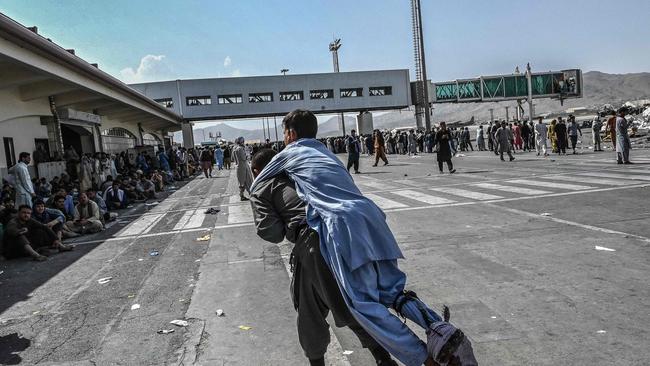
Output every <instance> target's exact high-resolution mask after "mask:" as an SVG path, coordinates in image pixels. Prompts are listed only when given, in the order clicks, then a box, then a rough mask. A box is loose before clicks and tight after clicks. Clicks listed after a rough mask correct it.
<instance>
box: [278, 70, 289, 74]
mask: <svg viewBox="0 0 650 366" xmlns="http://www.w3.org/2000/svg"><path fill="white" fill-rule="evenodd" d="M280 72H281V73H282V75H286V74H287V73H288V72H289V69H282V70H280Z"/></svg>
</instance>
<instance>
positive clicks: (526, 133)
mask: <svg viewBox="0 0 650 366" xmlns="http://www.w3.org/2000/svg"><path fill="white" fill-rule="evenodd" d="M530 133H531V130H530V128H529V127H528V123H526V122H522V123H521V138H522V140H524V151H532V150H533V148H532V146H531V145H530Z"/></svg>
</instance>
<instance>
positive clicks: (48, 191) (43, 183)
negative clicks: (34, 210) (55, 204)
mask: <svg viewBox="0 0 650 366" xmlns="http://www.w3.org/2000/svg"><path fill="white" fill-rule="evenodd" d="M36 195H37V196H39V197H41V198H43V199H46V198H48V197H50V195H52V185H51V184H50V183H48V182H47V179H45V177H41V179H40V180H39V184H38V190H37V191H36Z"/></svg>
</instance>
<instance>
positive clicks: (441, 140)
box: [434, 122, 456, 174]
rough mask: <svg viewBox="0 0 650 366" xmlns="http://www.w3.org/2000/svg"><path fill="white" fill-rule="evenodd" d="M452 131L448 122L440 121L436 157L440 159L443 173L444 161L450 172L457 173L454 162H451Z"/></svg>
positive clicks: (439, 166)
mask: <svg viewBox="0 0 650 366" xmlns="http://www.w3.org/2000/svg"><path fill="white" fill-rule="evenodd" d="M451 139H452V137H451V131H449V129H447V123H445V122H440V129H439V130H438V132H436V147H435V149H434V150H435V151H436V155H437V156H436V157H437V159H438V169H439V170H440V173H443V170H442V163H447V169H449V174H454V173H456V169H454V164H453V163H452V162H451V156H452V155H453V154H452V153H451Z"/></svg>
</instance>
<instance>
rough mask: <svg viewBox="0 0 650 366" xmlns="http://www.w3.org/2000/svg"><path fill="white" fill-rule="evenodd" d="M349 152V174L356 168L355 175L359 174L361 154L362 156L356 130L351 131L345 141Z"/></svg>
mask: <svg viewBox="0 0 650 366" xmlns="http://www.w3.org/2000/svg"><path fill="white" fill-rule="evenodd" d="M345 145H346V148H347V150H348V172H349V171H350V168H352V167H353V166H354V174H359V173H360V172H359V154H361V143H360V142H359V137H358V136H357V131H356V130H351V131H350V136H348V137H347V139H346V141H345Z"/></svg>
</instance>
